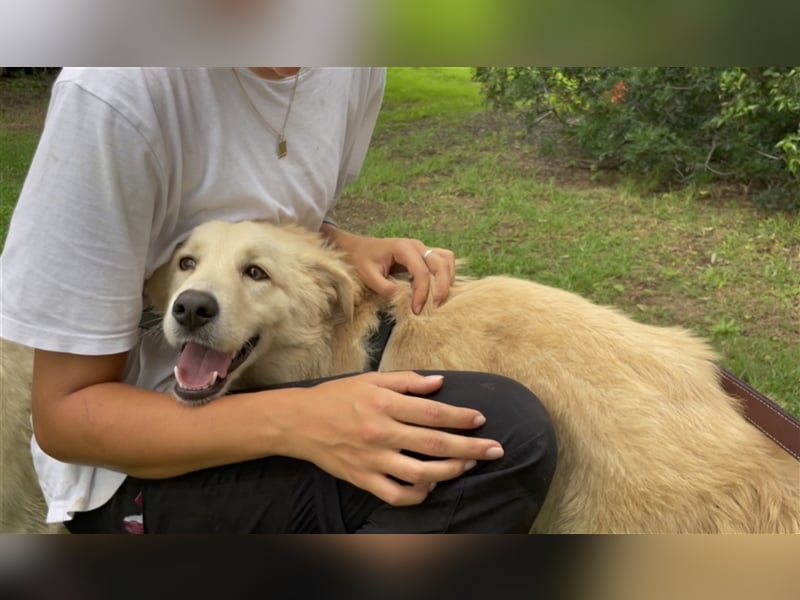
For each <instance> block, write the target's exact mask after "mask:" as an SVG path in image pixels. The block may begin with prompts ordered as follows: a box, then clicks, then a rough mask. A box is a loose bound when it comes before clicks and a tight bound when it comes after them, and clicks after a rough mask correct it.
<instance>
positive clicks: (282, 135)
mask: <svg viewBox="0 0 800 600" xmlns="http://www.w3.org/2000/svg"><path fill="white" fill-rule="evenodd" d="M233 75H234V77H236V81H238V82H239V88H240V89H241V90H242V94H244V97H245V98H247V102H248V103H249V104H250V107H251V108H252V109H253V110H254V111H255V112H256V114H257V115H258V116H259V118H260V119H261V120H262V121H263V122H264V125H266V126H267V127H269V128H270V130H271V131H272V132H273V133H274V134H275V135H276V136H278V145H277V152H278V158H279V159H280V158H283V157H285V156H286V155H287V154H288V152H289V145H288V143H287V142H286V124H287V123H288V122H289V113H291V112H292V103H293V102H294V93H295V92H296V91H297V81H298V79H299V78H300V71H297V73H295V75H294V85H293V86H292V95H291V96H290V97H289V106H287V107H286V116H285V117H284V118H283V125H282V126H281V130H280V131H278V130H277V129H275V128H274V127H273V126H272V125H270V124H269V122H268V121H267V120H266V119H265V118H264V115H263V114H261V111H260V110H258V108H256V105H255V104H254V103H253V100H252V98H250V94H248V93H247V90H245V89H244V84H243V83H242V80H241V79H240V78H239V73H237V72H236V68H235V67H234V68H233Z"/></svg>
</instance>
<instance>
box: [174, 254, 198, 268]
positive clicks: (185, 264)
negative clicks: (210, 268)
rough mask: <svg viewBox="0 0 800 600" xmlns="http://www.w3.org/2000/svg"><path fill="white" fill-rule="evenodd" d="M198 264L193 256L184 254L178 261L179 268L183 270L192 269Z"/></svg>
mask: <svg viewBox="0 0 800 600" xmlns="http://www.w3.org/2000/svg"><path fill="white" fill-rule="evenodd" d="M196 266H197V261H196V260H195V259H193V258H192V257H191V256H184V257H183V258H182V259H180V260H179V261H178V268H179V269H180V270H181V271H191V270H192V269H194V268H195V267H196Z"/></svg>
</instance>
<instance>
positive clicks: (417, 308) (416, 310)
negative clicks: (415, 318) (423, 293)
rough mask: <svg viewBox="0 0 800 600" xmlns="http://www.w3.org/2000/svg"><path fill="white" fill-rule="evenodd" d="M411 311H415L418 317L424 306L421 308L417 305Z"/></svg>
mask: <svg viewBox="0 0 800 600" xmlns="http://www.w3.org/2000/svg"><path fill="white" fill-rule="evenodd" d="M411 310H413V311H414V314H415V315H418V314H419V311H421V310H422V306H420V305H419V304H415V305H414V306H413V308H412V309H411Z"/></svg>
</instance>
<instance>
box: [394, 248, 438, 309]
mask: <svg viewBox="0 0 800 600" xmlns="http://www.w3.org/2000/svg"><path fill="white" fill-rule="evenodd" d="M424 251H425V247H424V246H423V245H422V242H413V243H409V244H403V245H399V246H398V248H397V249H396V250H395V252H394V254H393V256H392V258H393V260H394V262H395V263H397V264H400V265H402V266H403V267H405V269H406V271H408V273H409V274H410V275H411V277H412V278H413V284H412V289H413V295H412V297H411V310H412V311H413V312H414V314H416V315H418V314H419V313H420V311H421V310H422V307H423V306H424V305H425V300H427V298H428V292H429V290H430V285H431V282H430V279H431V271H430V269H429V268H428V263H426V262H425V260H424V259H423V258H422V254H423V252H424Z"/></svg>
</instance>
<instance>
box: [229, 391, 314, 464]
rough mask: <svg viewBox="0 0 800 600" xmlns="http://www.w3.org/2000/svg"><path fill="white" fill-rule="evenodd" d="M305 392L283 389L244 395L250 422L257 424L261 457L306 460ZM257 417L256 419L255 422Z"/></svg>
mask: <svg viewBox="0 0 800 600" xmlns="http://www.w3.org/2000/svg"><path fill="white" fill-rule="evenodd" d="M306 395H307V390H306V389H305V388H281V389H276V390H266V391H258V392H245V393H243V394H242V396H244V398H242V400H244V402H245V406H246V410H247V413H248V415H249V416H248V421H249V422H252V421H253V420H257V422H258V423H259V424H260V427H259V428H258V429H257V438H256V440H257V441H256V443H257V444H258V454H259V455H261V456H287V457H291V458H303V459H305V458H306V457H305V456H304V451H303V450H302V448H303V444H302V439H303V437H304V436H303V435H302V433H303V429H302V418H301V417H300V415H301V413H302V412H303V410H304V406H305V404H306V400H305V396H306ZM254 417H255V419H254Z"/></svg>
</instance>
